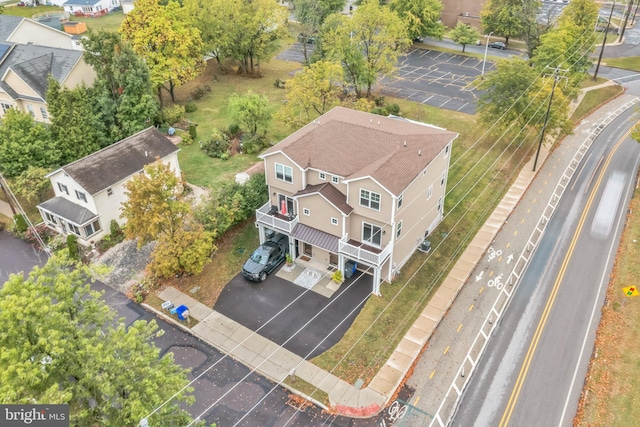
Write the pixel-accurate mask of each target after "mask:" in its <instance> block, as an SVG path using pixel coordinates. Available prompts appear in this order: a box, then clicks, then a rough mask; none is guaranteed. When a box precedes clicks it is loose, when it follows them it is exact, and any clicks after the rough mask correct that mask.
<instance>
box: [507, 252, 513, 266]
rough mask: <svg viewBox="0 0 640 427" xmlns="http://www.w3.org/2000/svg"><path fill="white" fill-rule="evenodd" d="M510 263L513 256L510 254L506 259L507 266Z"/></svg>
mask: <svg viewBox="0 0 640 427" xmlns="http://www.w3.org/2000/svg"><path fill="white" fill-rule="evenodd" d="M511 261H513V254H510V255H509V256H508V257H507V264H509V263H510V262H511Z"/></svg>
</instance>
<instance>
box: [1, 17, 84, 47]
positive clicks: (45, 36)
mask: <svg viewBox="0 0 640 427" xmlns="http://www.w3.org/2000/svg"><path fill="white" fill-rule="evenodd" d="M0 42H4V43H10V44H11V43H18V44H32V45H36V46H46V47H56V48H60V49H73V50H82V43H81V41H80V39H79V38H78V37H74V36H73V35H71V34H67V33H65V32H64V31H60V30H56V29H55V28H51V27H49V26H48V25H45V24H42V23H40V22H38V21H34V20H33V19H29V18H23V17H21V16H11V15H0Z"/></svg>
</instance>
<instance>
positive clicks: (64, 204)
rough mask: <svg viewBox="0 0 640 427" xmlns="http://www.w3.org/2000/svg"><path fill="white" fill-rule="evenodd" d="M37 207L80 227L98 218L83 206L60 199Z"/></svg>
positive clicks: (50, 200) (51, 200)
mask: <svg viewBox="0 0 640 427" xmlns="http://www.w3.org/2000/svg"><path fill="white" fill-rule="evenodd" d="M38 207H40V208H42V209H44V210H47V211H49V212H51V213H53V214H56V215H57V216H60V217H62V218H64V219H67V220H69V221H71V222H73V223H74V224H77V225H81V226H82V225H84V224H86V223H87V222H89V221H91V220H92V219H94V218H97V217H98V215H96V214H94V213H93V212H91V211H90V210H89V209H87V208H85V207H84V206H80V205H78V204H76V203H73V202H72V201H70V200H67V199H65V198H62V197H54V198H53V199H49V200H47V201H46V202H42V203H40V204H39V205H38Z"/></svg>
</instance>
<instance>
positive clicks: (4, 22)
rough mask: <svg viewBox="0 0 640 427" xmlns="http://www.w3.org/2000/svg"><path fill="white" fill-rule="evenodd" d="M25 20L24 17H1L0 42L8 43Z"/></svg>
mask: <svg viewBox="0 0 640 427" xmlns="http://www.w3.org/2000/svg"><path fill="white" fill-rule="evenodd" d="M23 19H24V18H23V17H22V16H11V15H0V42H6V41H7V40H8V39H9V36H10V35H11V33H13V31H14V30H15V29H16V28H17V27H18V25H19V24H20V23H21V22H22V20H23Z"/></svg>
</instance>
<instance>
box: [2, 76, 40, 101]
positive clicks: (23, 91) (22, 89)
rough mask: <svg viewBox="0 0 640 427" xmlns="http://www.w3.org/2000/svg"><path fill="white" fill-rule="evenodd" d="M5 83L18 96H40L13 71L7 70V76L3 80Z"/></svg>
mask: <svg viewBox="0 0 640 427" xmlns="http://www.w3.org/2000/svg"><path fill="white" fill-rule="evenodd" d="M3 81H4V82H5V83H7V84H8V85H9V86H11V88H12V89H13V90H15V91H16V92H17V93H18V94H20V95H27V96H33V97H36V98H39V97H40V95H38V93H37V92H36V91H35V90H33V89H31V87H30V86H29V85H28V84H26V83H25V81H24V80H22V79H21V78H20V77H19V76H18V75H17V74H16V73H14V72H13V70H7V74H6V76H5V78H4V79H3Z"/></svg>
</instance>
